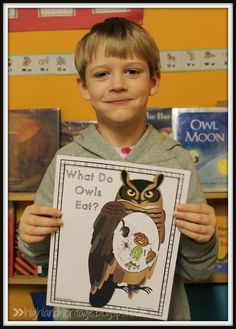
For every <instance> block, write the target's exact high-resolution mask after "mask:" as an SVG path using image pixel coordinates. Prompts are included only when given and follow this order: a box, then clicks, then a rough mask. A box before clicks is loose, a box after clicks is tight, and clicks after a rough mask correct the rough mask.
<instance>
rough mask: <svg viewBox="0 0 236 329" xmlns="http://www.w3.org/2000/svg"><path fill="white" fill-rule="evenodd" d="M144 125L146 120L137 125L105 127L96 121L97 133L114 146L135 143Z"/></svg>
mask: <svg viewBox="0 0 236 329" xmlns="http://www.w3.org/2000/svg"><path fill="white" fill-rule="evenodd" d="M146 127H147V126H146V122H144V123H143V125H141V126H140V125H139V126H137V127H135V125H132V126H130V125H129V126H125V125H122V126H120V125H117V126H113V127H111V126H109V127H107V126H106V125H103V124H102V123H98V131H99V133H100V134H101V135H102V136H103V137H104V138H105V139H106V140H107V141H108V142H109V143H110V144H111V145H112V146H114V147H125V146H133V145H135V144H137V142H138V141H139V140H140V138H141V137H142V136H143V134H144V132H145V130H146Z"/></svg>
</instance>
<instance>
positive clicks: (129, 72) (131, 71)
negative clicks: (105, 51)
mask: <svg viewBox="0 0 236 329" xmlns="http://www.w3.org/2000/svg"><path fill="white" fill-rule="evenodd" d="M126 73H128V74H129V75H138V74H139V73H140V70H137V69H128V70H127V71H126Z"/></svg>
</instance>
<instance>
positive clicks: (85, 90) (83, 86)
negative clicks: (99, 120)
mask: <svg viewBox="0 0 236 329" xmlns="http://www.w3.org/2000/svg"><path fill="white" fill-rule="evenodd" d="M77 83H78V85H79V89H80V92H81V95H82V96H83V98H84V99H86V100H89V99H90V96H89V93H88V88H87V85H86V82H84V81H82V80H81V79H80V77H78V78H77Z"/></svg>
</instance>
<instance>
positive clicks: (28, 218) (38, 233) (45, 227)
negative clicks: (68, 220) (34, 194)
mask: <svg viewBox="0 0 236 329" xmlns="http://www.w3.org/2000/svg"><path fill="white" fill-rule="evenodd" d="M61 215H62V214H61V211H60V210H59V209H55V208H51V207H46V206H41V205H35V204H33V205H30V206H28V207H26V208H25V210H24V213H23V215H22V217H21V219H20V224H19V235H20V238H21V240H22V241H24V242H26V243H36V242H40V241H42V240H44V239H45V238H46V237H47V236H48V235H49V234H51V233H53V232H55V231H56V230H57V229H58V227H60V226H62V225H63V222H62V220H61V219H60V217H61Z"/></svg>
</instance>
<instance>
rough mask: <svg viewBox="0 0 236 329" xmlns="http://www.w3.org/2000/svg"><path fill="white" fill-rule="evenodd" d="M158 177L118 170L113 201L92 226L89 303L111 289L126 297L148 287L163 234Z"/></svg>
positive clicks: (105, 298) (103, 299) (102, 300)
mask: <svg viewBox="0 0 236 329" xmlns="http://www.w3.org/2000/svg"><path fill="white" fill-rule="evenodd" d="M163 179H164V175H163V174H157V175H156V176H154V178H153V180H152V181H149V180H144V179H132V180H130V178H129V174H128V172H127V171H126V170H122V171H121V180H122V182H123V184H122V186H121V187H120V189H119V191H118V193H117V196H116V198H115V201H110V202H108V203H106V204H105V205H104V206H103V208H102V209H101V212H100V213H99V215H98V216H97V218H96V220H95V222H94V225H93V229H94V231H93V235H92V239H91V249H90V253H89V259H88V263H89V276H90V284H91V289H90V295H89V302H90V304H91V305H92V306H94V307H103V306H105V305H106V304H107V303H108V302H109V301H110V299H111V298H112V296H113V294H114V292H115V290H116V289H122V290H123V291H125V292H126V293H127V295H128V297H129V298H131V297H133V295H134V293H137V292H138V291H140V290H142V291H145V292H146V293H147V294H150V293H151V292H152V289H151V288H150V287H147V286H144V284H145V283H146V281H147V279H149V278H151V276H152V274H153V271H154V269H155V265H156V262H157V259H158V251H159V248H160V245H161V243H163V241H164V239H165V211H164V209H163V200H162V194H161V191H160V185H161V183H162V182H163Z"/></svg>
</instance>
